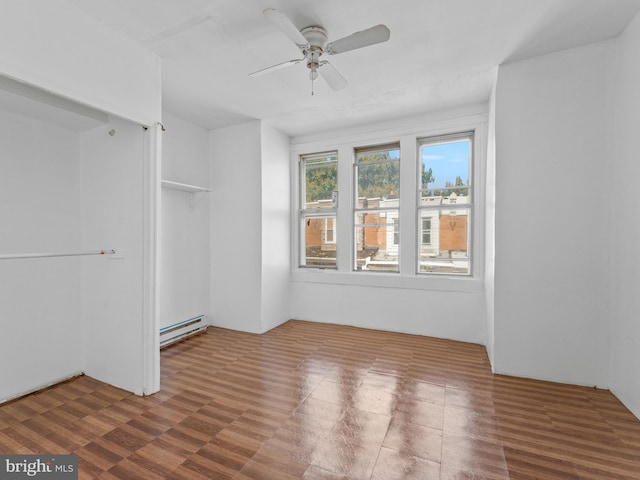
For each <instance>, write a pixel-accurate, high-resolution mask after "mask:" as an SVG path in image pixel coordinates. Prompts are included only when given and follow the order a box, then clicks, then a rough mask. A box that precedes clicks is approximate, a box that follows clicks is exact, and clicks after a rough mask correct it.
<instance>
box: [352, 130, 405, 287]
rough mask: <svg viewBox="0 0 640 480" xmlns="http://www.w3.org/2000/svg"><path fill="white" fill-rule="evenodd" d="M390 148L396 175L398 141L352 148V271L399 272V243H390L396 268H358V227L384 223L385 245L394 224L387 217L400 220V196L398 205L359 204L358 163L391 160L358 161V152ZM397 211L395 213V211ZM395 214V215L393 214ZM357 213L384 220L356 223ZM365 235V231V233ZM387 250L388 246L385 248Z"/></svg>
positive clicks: (399, 161)
mask: <svg viewBox="0 0 640 480" xmlns="http://www.w3.org/2000/svg"><path fill="white" fill-rule="evenodd" d="M392 150H398V159H397V160H392V161H394V162H397V164H398V175H400V169H401V166H402V150H401V148H400V142H391V143H382V144H374V145H365V146H358V147H356V148H354V149H353V167H352V171H353V174H352V175H353V191H352V192H351V193H352V195H351V197H352V202H353V213H352V216H351V218H352V219H353V223H352V232H353V234H352V239H353V241H352V244H351V251H352V255H353V258H352V268H353V272H357V273H358V274H362V273H363V272H364V273H365V274H368V273H374V274H380V273H389V274H396V275H397V274H398V273H400V252H401V250H400V244H399V243H392V244H391V245H392V246H393V247H394V248H395V249H396V250H397V252H398V253H397V257H398V261H397V270H396V269H394V270H382V271H376V270H367V269H365V268H362V269H358V259H357V257H358V238H357V237H358V234H357V231H358V228H367V227H378V228H380V227H381V226H383V225H384V227H383V228H385V229H386V232H385V235H384V237H385V246H386V245H387V238H388V237H389V228H393V227H394V224H393V223H389V221H388V220H389V218H392V219H393V218H397V219H398V221H399V220H400V198H399V197H398V206H397V207H385V206H382V205H378V206H377V207H368V206H359V201H360V197H359V193H360V186H359V180H360V177H359V174H358V172H359V167H360V165H363V166H366V165H374V164H383V163H391V161H389V162H372V163H369V162H358V155H359V154H366V153H375V152H383V151H392ZM398 189H400V192H401V191H402V190H401V187H400V178H398ZM396 212H397V213H396ZM389 213H391V214H392V216H391V217H389ZM394 214H395V215H394ZM358 215H364V216H365V217H366V215H378V218H379V219H382V218H383V217H384V218H385V222H384V223H383V222H379V223H377V224H367V223H366V222H364V221H363V222H361V223H358V220H357V219H358ZM389 225H391V227H390V226H389ZM394 233H395V231H392V234H391V237H392V241H393V240H394V239H395V236H394ZM365 235H366V233H365ZM386 249H387V250H388V248H386Z"/></svg>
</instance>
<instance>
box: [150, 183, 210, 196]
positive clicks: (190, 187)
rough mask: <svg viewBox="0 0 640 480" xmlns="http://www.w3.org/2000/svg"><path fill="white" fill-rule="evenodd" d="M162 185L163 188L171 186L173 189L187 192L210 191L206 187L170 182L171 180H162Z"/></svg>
mask: <svg viewBox="0 0 640 480" xmlns="http://www.w3.org/2000/svg"><path fill="white" fill-rule="evenodd" d="M162 186H163V187H165V188H172V189H174V190H182V191H183V192H189V193H204V192H210V191H211V190H209V189H208V188H204V187H198V186H196V185H188V184H186V183H178V182H172V181H171V180H162Z"/></svg>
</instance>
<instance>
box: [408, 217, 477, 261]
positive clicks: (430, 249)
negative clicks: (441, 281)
mask: <svg viewBox="0 0 640 480" xmlns="http://www.w3.org/2000/svg"><path fill="white" fill-rule="evenodd" d="M470 212H471V210H470V209H469V208H468V207H463V206H461V207H459V208H456V209H455V210H454V209H450V208H433V209H432V208H427V209H423V210H420V225H421V226H422V229H421V231H420V239H421V240H422V241H421V242H420V245H419V265H418V271H419V272H420V273H462V274H468V273H470V262H469V230H470V229H469V224H470V222H469V216H470Z"/></svg>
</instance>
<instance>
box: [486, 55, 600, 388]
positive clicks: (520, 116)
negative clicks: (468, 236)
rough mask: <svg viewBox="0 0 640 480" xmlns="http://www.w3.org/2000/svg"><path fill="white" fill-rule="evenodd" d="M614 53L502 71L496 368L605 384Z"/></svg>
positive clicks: (556, 58) (548, 59)
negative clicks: (608, 138)
mask: <svg viewBox="0 0 640 480" xmlns="http://www.w3.org/2000/svg"><path fill="white" fill-rule="evenodd" d="M612 48H613V45H612V44H611V43H602V44H596V45H591V46H586V47H582V48H577V49H572V50H567V51H563V52H559V53H556V54H552V55H547V56H544V57H539V58H534V59H531V60H527V61H522V62H518V63H513V64H509V65H505V66H502V67H501V68H500V72H499V77H498V83H497V96H496V102H497V103H496V185H497V188H496V245H495V252H496V257H495V345H494V360H495V361H494V368H495V370H496V371H497V372H499V373H506V374H512V375H518V376H524V377H535V378H542V379H546V380H552V381H560V382H569V383H577V384H584V385H597V386H600V387H607V386H608V374H607V373H608V372H607V364H608V355H609V345H608V332H609V315H610V305H609V288H608V282H609V279H610V277H609V232H608V228H607V223H608V222H607V217H608V214H609V190H610V183H609V182H610V179H609V174H608V170H609V169H608V168H607V166H606V161H607V158H609V157H610V152H609V151H608V150H607V142H606V132H607V128H608V124H609V123H610V121H611V116H610V111H609V107H608V104H609V101H608V100H609V99H608V83H607V82H608V72H609V71H610V70H611V62H610V59H611V56H612Z"/></svg>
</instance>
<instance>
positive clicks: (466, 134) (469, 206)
mask: <svg viewBox="0 0 640 480" xmlns="http://www.w3.org/2000/svg"><path fill="white" fill-rule="evenodd" d="M475 136H476V131H475V130H466V131H459V132H451V133H445V134H440V135H429V136H424V137H419V138H417V139H416V141H417V149H416V150H417V156H416V159H417V162H416V164H417V165H416V166H417V171H418V174H417V181H418V188H417V197H416V216H417V219H419V220H418V221H419V222H420V227H422V220H424V219H425V218H424V217H423V216H422V212H426V211H432V212H433V211H437V212H442V211H445V210H451V208H450V207H448V206H449V205H457V206H459V208H457V209H456V210H466V211H467V212H468V213H467V227H466V237H467V246H466V252H467V262H468V265H469V266H468V271H467V272H437V271H432V272H429V271H421V254H422V252H421V247H422V243H421V241H422V238H421V237H422V234H421V232H419V235H420V237H419V241H417V242H416V253H415V259H416V263H415V269H416V275H419V276H423V275H427V276H430V275H434V276H440V275H452V276H461V277H472V276H473V274H474V271H473V270H474V266H473V263H474V262H473V250H474V249H473V245H474V237H473V230H474V216H475V213H474V204H475V198H474V188H475V180H474V160H475V155H476V139H475ZM459 140H468V141H469V142H470V148H469V171H468V176H469V179H468V185H466V186H463V187H456V186H453V187H449V189H450V190H455V189H462V188H464V189H466V190H467V195H466V198H467V203H464V204H463V203H458V201H457V195H456V193H455V191H454V192H451V193H450V194H449V196H448V197H442V198H443V200H444V198H447V199H448V202H449V203H446V204H445V203H444V202H443V203H442V204H440V205H435V206H428V205H426V206H425V205H423V204H422V200H423V198H428V197H423V192H424V191H429V190H434V191H435V190H446V189H447V188H446V187H433V188H429V187H427V188H424V186H423V185H422V158H421V157H422V147H424V146H425V145H442V144H446V143H454V142H456V141H459ZM452 195H453V198H451V196H452ZM454 215H455V213H454ZM432 227H433V225H432ZM432 230H433V228H432ZM441 230H442V228H441V227H440V228H439V231H438V235H440V231H441ZM432 240H433V238H432ZM439 241H440V239H438V242H439ZM438 248H439V247H438Z"/></svg>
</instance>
